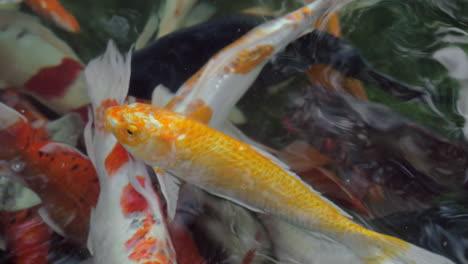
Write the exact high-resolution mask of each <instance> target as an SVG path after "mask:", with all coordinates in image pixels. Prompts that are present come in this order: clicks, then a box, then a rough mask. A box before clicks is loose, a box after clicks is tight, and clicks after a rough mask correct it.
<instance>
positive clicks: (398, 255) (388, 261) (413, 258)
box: [348, 233, 455, 264]
mask: <svg viewBox="0 0 468 264" xmlns="http://www.w3.org/2000/svg"><path fill="white" fill-rule="evenodd" d="M374 234H375V235H373V236H372V238H370V239H368V240H367V243H366V242H358V241H354V242H353V243H350V244H349V245H348V246H350V247H351V248H353V250H354V251H355V253H356V254H357V255H358V256H359V257H360V258H361V259H362V260H363V261H364V263H369V264H370V263H372V264H455V263H454V262H453V261H451V260H450V259H448V258H446V257H443V256H441V255H438V254H435V253H433V252H430V251H428V250H426V249H423V248H420V247H418V246H415V245H412V244H409V243H407V242H405V241H402V240H400V239H397V238H394V237H391V236H386V235H381V234H376V233H374Z"/></svg>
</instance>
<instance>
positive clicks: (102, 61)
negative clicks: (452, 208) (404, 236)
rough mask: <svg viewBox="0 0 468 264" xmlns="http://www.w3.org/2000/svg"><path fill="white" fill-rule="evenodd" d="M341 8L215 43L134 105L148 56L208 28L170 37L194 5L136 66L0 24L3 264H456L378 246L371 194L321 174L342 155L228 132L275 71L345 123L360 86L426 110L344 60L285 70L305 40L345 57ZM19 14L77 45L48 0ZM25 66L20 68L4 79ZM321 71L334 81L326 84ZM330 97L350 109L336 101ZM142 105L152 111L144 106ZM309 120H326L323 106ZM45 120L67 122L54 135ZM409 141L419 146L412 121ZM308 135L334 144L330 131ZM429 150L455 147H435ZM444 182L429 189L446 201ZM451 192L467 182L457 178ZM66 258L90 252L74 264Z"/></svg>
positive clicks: (332, 148)
mask: <svg viewBox="0 0 468 264" xmlns="http://www.w3.org/2000/svg"><path fill="white" fill-rule="evenodd" d="M5 2H9V1H5ZM18 2H22V1H18ZM348 2H350V1H348V0H316V1H306V3H305V4H304V6H303V7H302V8H300V9H298V10H295V11H292V12H290V13H288V14H286V15H284V16H282V17H277V18H271V19H270V20H268V21H265V22H263V19H262V20H261V22H258V21H256V22H252V23H250V22H249V23H250V24H249V23H246V26H245V29H242V31H241V30H240V29H239V32H242V34H241V35H239V36H230V38H227V39H226V40H222V41H221V40H220V42H219V43H221V44H219V48H213V50H210V51H209V52H207V54H204V56H205V57H206V58H204V59H205V60H201V61H200V62H198V63H197V64H196V66H195V65H194V66H193V68H194V69H193V70H191V71H190V72H184V73H180V74H179V76H182V75H184V76H187V78H185V79H184V80H177V81H176V84H174V83H171V85H168V84H166V83H164V82H165V81H163V80H164V78H166V77H167V76H164V74H163V73H161V76H162V77H161V80H156V79H157V77H154V76H156V75H157V74H156V73H155V74H150V75H152V78H151V82H156V83H152V84H146V85H147V86H149V88H144V87H141V86H140V87H139V88H140V89H146V90H145V91H143V92H142V91H141V90H140V91H136V90H135V89H137V88H135V85H132V82H135V83H136V82H138V83H140V82H145V80H146V79H145V77H141V76H140V75H139V73H136V74H134V73H135V71H140V70H141V69H142V65H148V66H147V67H155V66H154V65H153V64H151V63H152V62H147V64H144V63H139V62H142V61H144V60H145V59H146V60H147V61H150V59H149V58H148V56H146V55H145V54H148V52H150V51H151V52H152V51H153V50H152V49H157V48H159V49H161V48H160V46H162V47H166V46H170V45H171V43H172V42H171V38H173V39H175V40H174V41H177V37H178V35H177V34H185V35H183V36H188V35H189V34H191V31H190V30H200V29H202V28H203V27H204V26H207V27H210V26H212V25H213V24H210V23H207V24H206V25H205V24H200V25H201V26H197V25H195V26H194V27H192V28H188V29H184V30H185V31H184V30H181V31H180V32H178V31H177V28H178V27H180V24H181V20H182V18H183V17H184V16H185V15H186V14H187V12H188V10H189V9H190V8H191V7H193V6H194V5H195V4H196V3H197V1H195V0H178V1H168V3H167V4H166V6H165V9H164V12H163V15H162V16H161V17H162V18H161V20H162V21H161V22H160V23H159V30H158V33H157V35H158V36H157V37H158V38H160V40H161V41H159V42H157V41H156V42H155V44H150V45H147V46H146V47H145V45H146V42H147V41H148V39H149V37H148V35H152V33H154V31H153V32H146V31H147V30H149V31H151V30H150V29H149V27H150V26H149V25H147V26H146V27H145V30H144V34H142V38H141V39H139V41H138V43H137V45H136V46H137V48H142V50H139V51H135V52H134V53H135V54H132V53H133V51H132V50H131V51H128V53H126V54H121V53H120V51H119V49H118V48H117V47H116V45H115V44H114V42H113V41H112V40H110V41H109V42H108V45H107V48H106V51H105V52H104V54H103V55H101V56H99V57H97V58H95V59H93V60H91V61H90V62H89V63H87V64H86V65H84V63H83V62H81V60H80V59H79V58H78V56H77V55H76V54H75V53H74V51H73V50H72V49H71V48H69V46H68V45H67V44H66V43H65V42H63V41H61V40H60V39H58V38H57V37H56V36H55V35H54V34H53V33H52V31H50V30H49V29H47V28H46V27H44V26H42V25H41V24H40V23H39V22H38V20H37V18H35V17H33V16H31V15H28V14H25V13H22V12H20V11H17V10H0V30H1V31H2V33H0V34H4V36H6V37H4V38H3V39H0V59H2V62H0V88H1V89H2V91H1V93H0V201H1V202H2V203H3V204H2V206H1V207H0V237H1V238H2V239H1V240H2V241H4V242H5V243H4V245H3V247H2V245H1V243H0V248H3V249H4V251H3V252H5V257H3V256H2V255H0V261H3V260H4V261H5V262H6V263H44V264H45V263H56V262H57V263H58V261H59V260H60V259H62V260H64V261H69V262H62V263H95V264H100V263H122V264H123V263H142V264H171V263H180V264H183V263H200V264H201V263H207V264H209V263H242V264H253V263H325V264H327V263H421V264H423V263H427V264H433V263H434V264H435V263H438V264H444V263H447V264H448V263H454V262H452V260H450V259H449V258H446V257H445V256H442V255H440V254H438V253H440V252H430V251H429V250H427V249H423V248H421V247H419V246H416V245H413V244H411V243H408V242H405V241H403V240H401V239H399V238H395V237H391V236H387V235H383V234H380V233H378V232H374V231H373V229H372V227H370V226H369V225H367V223H368V222H366V221H361V219H360V217H371V216H372V214H373V213H372V212H371V211H370V210H369V206H368V205H365V204H364V203H363V202H362V200H363V198H364V195H368V196H369V197H373V198H372V199H375V200H379V199H380V200H381V199H383V198H382V196H383V194H382V193H381V192H382V190H381V187H380V186H377V185H372V184H368V185H369V186H366V187H367V191H366V193H365V194H364V193H362V192H361V191H362V189H359V188H358V187H355V186H354V187H350V186H349V184H346V183H345V182H344V181H343V179H340V178H339V177H338V176H337V175H335V174H334V173H333V172H332V171H330V170H329V169H327V168H326V167H325V165H327V164H331V163H339V164H345V163H346V162H348V160H344V158H343V156H345V154H347V153H348V152H347V151H349V150H347V149H345V148H344V147H343V146H340V145H338V144H339V143H342V142H338V141H337V142H336V143H333V142H332V143H331V142H330V141H329V140H327V138H325V139H323V140H320V142H317V141H314V140H310V141H309V142H304V141H295V142H293V143H292V144H290V145H289V146H288V147H287V148H285V149H282V150H281V151H278V150H275V149H272V148H270V147H268V146H265V145H263V144H261V143H259V142H257V141H254V140H252V139H250V138H249V137H247V136H246V135H244V134H243V133H242V132H240V130H238V129H237V128H236V127H235V126H234V125H233V124H232V122H234V120H235V119H236V118H235V117H233V115H234V114H233V109H235V107H236V104H237V103H238V101H239V100H240V99H241V98H242V96H243V95H244V94H245V93H246V92H247V91H248V89H249V88H250V87H251V86H252V84H253V83H255V82H258V80H259V79H261V77H259V75H262V74H267V73H265V72H266V71H263V70H264V68H265V67H266V68H268V66H267V65H270V64H275V66H273V70H272V71H273V72H275V70H276V71H277V72H278V73H279V74H278V75H277V77H278V78H279V79H281V80H282V81H283V80H285V79H287V78H289V77H290V76H293V75H294V74H297V72H300V73H301V74H305V76H307V79H308V80H309V81H310V84H311V86H320V87H325V89H326V91H327V92H324V91H322V90H320V89H318V90H314V92H310V93H309V95H310V94H314V95H315V97H314V98H321V97H323V98H325V99H324V100H336V101H339V102H344V103H343V106H344V108H343V109H347V108H345V106H347V104H348V105H352V104H353V103H354V102H356V101H353V100H358V101H359V103H360V102H365V103H367V102H366V101H367V100H368V98H367V95H366V92H365V89H364V88H363V85H362V83H361V81H369V82H372V83H379V84H382V83H383V86H385V85H387V86H388V87H383V89H387V91H388V92H390V93H394V94H399V95H400V96H401V97H404V98H420V97H421V98H422V99H421V100H423V101H424V100H427V97H425V93H424V91H423V90H421V89H420V88H418V87H412V86H409V85H405V84H403V83H399V82H397V81H396V80H393V79H391V78H390V77H388V76H385V75H383V74H380V73H378V72H375V71H371V70H368V69H367V68H366V67H367V66H366V65H364V64H365V62H363V63H362V64H360V67H362V69H361V70H360V71H357V70H355V71H354V72H353V71H351V70H346V69H345V68H344V66H343V65H345V64H346V63H341V62H342V60H344V59H341V60H339V61H337V60H333V59H330V58H318V57H319V56H318V57H317V58H315V57H314V58H313V59H310V58H309V59H308V60H307V59H303V60H304V61H306V62H304V63H303V65H301V66H296V67H295V68H294V69H292V68H293V67H289V65H288V58H289V57H288V56H290V57H294V55H295V54H294V53H295V52H297V50H300V47H299V48H297V46H300V45H302V44H301V43H307V41H309V42H313V43H315V42H314V41H318V40H317V39H316V38H319V35H314V34H317V32H316V31H315V30H314V28H318V29H320V30H321V31H323V33H318V34H326V36H325V37H324V38H326V39H327V41H328V42H327V43H328V44H327V45H328V46H327V47H331V48H330V49H332V50H335V49H340V50H346V48H348V47H349V46H348V44H347V43H345V42H341V40H340V39H341V37H342V36H341V33H340V25H339V19H338V15H337V13H336V11H337V10H338V9H340V8H341V7H342V6H344V5H345V4H347V3H348ZM24 3H25V4H26V5H27V6H28V7H29V8H30V9H31V10H32V11H34V12H36V13H37V14H38V15H40V16H42V17H43V18H45V19H46V20H47V21H51V22H53V23H54V24H55V25H57V26H58V27H60V28H62V29H64V30H66V31H67V32H69V33H70V34H79V33H80V30H81V28H80V25H79V23H78V22H77V20H76V19H75V18H74V17H73V15H71V14H70V13H68V12H67V11H66V10H65V9H64V8H63V7H62V6H61V5H60V3H59V2H58V1H57V0H53V1H52V0H50V1H49V0H26V1H24ZM0 4H2V1H0ZM252 12H255V10H249V13H252ZM229 21H230V22H231V23H232V21H235V20H234V19H233V20H229ZM242 21H244V20H242ZM242 23H244V22H242ZM247 24H248V25H247ZM197 27H198V28H197ZM236 30H237V29H236ZM173 31H175V32H174V33H172V32H173ZM244 31H245V32H244ZM194 32H196V31H194ZM239 32H237V34H239ZM326 32H327V33H326ZM317 36H318V37H317ZM145 39H146V40H145ZM164 41H167V43H169V44H167V43H164ZM203 41H205V40H203ZM298 41H301V42H298ZM195 42H196V41H195V40H194V43H195ZM298 43H299V44H298ZM18 45H19V46H22V45H23V46H27V47H30V46H31V45H35V46H37V47H38V48H39V49H40V50H42V51H44V52H47V53H48V56H37V54H35V53H34V52H33V51H31V50H26V51H24V50H19V49H18ZM151 45H155V46H151ZM156 45H160V46H157V47H156ZM194 45H195V44H194ZM294 45H297V46H294ZM295 47H296V48H297V49H296V48H295ZM347 50H349V49H347ZM138 52H140V53H138ZM353 52H354V51H353ZM36 53H37V51H36ZM142 54H143V55H142ZM352 54H353V56H354V55H355V54H357V53H352ZM356 56H358V55H356ZM132 57H135V59H133V58H132ZM351 57H352V56H350V58H351ZM31 58H34V59H31ZM353 58H355V57H353ZM350 60H351V59H350ZM325 62H327V63H328V64H331V65H333V67H332V69H331V68H329V67H328V68H327V66H326V65H324V63H325ZM145 63H146V62H145ZM21 64H24V65H27V66H25V67H24V68H22V69H20V70H18V69H17V67H10V66H9V65H21ZM134 64H138V65H134ZM278 65H280V66H278ZM281 65H283V66H281ZM346 65H347V64H346ZM363 65H364V66H363ZM275 67H276V68H275ZM151 70H153V69H151ZM147 71H148V69H147ZM324 71H326V72H327V74H329V75H333V76H334V81H333V83H331V82H328V81H327V80H326V79H325V77H324V74H323V73H324ZM281 74H284V77H281ZM135 76H137V77H138V79H137V77H135ZM188 76H191V77H190V78H188ZM140 77H141V78H140ZM132 78H133V79H132ZM142 79H143V80H142ZM382 80H384V81H382ZM156 85H157V86H156ZM165 85H166V86H169V87H167V88H166V87H165ZM154 86H156V87H154ZM390 87H391V88H390ZM311 89H313V88H311ZM392 89H393V90H392ZM147 90H149V91H150V92H148V91H147ZM338 91H340V92H343V94H338V95H335V94H334V93H335V92H338ZM148 93H149V94H152V98H149V97H148V96H146V97H139V96H138V94H148ZM344 93H346V95H344ZM329 94H332V95H329ZM333 96H335V97H333ZM307 100H310V101H313V100H317V99H310V98H309V97H307V96H305V97H304V99H303V100H301V101H300V102H295V104H294V107H292V109H293V110H295V112H293V114H292V115H290V116H289V119H287V120H285V127H286V128H287V129H288V130H289V131H290V132H291V133H302V132H303V131H307V128H308V127H309V126H307V125H304V124H303V123H301V122H304V120H307V118H315V119H314V120H315V121H317V120H319V119H320V117H317V116H313V115H312V114H311V116H313V117H304V116H302V115H301V114H298V113H304V111H305V110H303V109H304V108H308V107H309V106H310V105H305V104H304V102H306V101H307ZM134 102H140V103H136V104H131V103H134ZM141 102H143V103H144V104H141ZM150 104H152V105H150ZM310 104H312V105H314V106H316V107H317V109H319V108H320V103H316V104H313V103H310ZM356 104H358V103H356ZM370 107H371V106H369V108H370ZM350 108H351V106H350ZM297 109H301V110H302V111H297ZM372 109H374V108H372ZM322 110H323V113H325V114H326V113H327V111H326V110H327V109H326V108H323V109H322ZM369 111H371V110H369ZM308 112H310V113H313V110H308ZM238 114H239V115H242V113H238ZM349 114H350V115H352V114H353V112H352V110H349ZM356 115H358V114H356ZM51 116H52V117H60V118H56V119H55V120H53V121H51ZM243 118H245V117H241V118H240V119H243ZM237 119H239V118H237ZM356 119H358V118H356ZM239 122H241V121H239ZM389 123H390V122H389ZM314 125H316V126H320V125H319V122H315V123H314ZM405 125H407V127H404V128H405V129H409V130H411V129H412V130H411V131H416V132H414V133H416V134H417V135H425V134H424V133H425V130H424V129H422V128H419V127H418V126H416V125H414V126H413V125H411V123H410V122H409V121H408V122H407V123H405ZM310 126H312V125H310ZM153 127H157V128H158V129H160V130H161V131H162V132H161V131H157V130H154V129H153V130H154V131H157V132H154V131H152V130H151V129H152V128H153ZM304 127H306V128H304ZM369 127H370V125H369ZM150 128H151V129H150ZM163 128H164V129H167V130H164V129H163ZM320 129H321V130H320ZM316 130H318V131H321V132H322V133H324V134H327V133H329V134H332V132H330V131H331V129H328V128H327V127H319V128H318V129H316ZM316 130H314V131H316ZM369 130H371V128H369ZM148 131H152V132H151V133H148ZM298 131H299V132H298ZM301 131H302V132H301ZM333 132H335V131H333ZM157 133H158V134H157ZM369 133H370V132H369ZM156 134H157V136H156ZM327 135H328V134H327ZM310 137H312V136H310ZM135 138H136V139H135ZM202 139H203V140H202ZM199 140H201V141H199ZM431 140H434V141H436V142H437V144H438V146H444V147H445V146H448V147H451V145H450V143H448V142H446V141H444V139H439V138H437V139H433V138H431ZM181 142H183V143H181ZM186 142H187V143H186ZM343 145H345V144H344V143H343ZM340 147H341V148H340ZM417 147H418V146H415V147H414V148H417ZM395 148H397V147H395ZM363 151H364V150H363ZM457 151H459V153H462V152H463V150H457ZM402 152H403V151H402ZM298 153H300V154H298ZM343 153H345V154H343ZM395 153H397V154H395V155H396V156H398V153H399V152H398V150H395ZM340 154H343V155H340ZM401 155H404V154H401ZM459 155H465V153H464V152H463V153H462V154H459ZM467 156H468V155H467ZM398 157H400V156H398ZM398 157H397V158H398ZM226 159H227V160H228V161H226ZM280 160H281V161H280ZM415 163H416V162H415ZM459 163H460V165H459V166H460V167H463V168H464V165H466V164H465V163H464V162H463V161H460V162H459ZM212 164H215V165H212ZM286 164H287V165H286ZM348 165H349V164H348V163H346V164H345V166H344V167H345V168H348ZM454 170H455V169H454ZM265 171H266V172H265ZM292 171H294V172H295V173H297V174H298V175H299V176H297V175H296V174H295V173H293V172H292ZM353 173H357V172H356V171H353ZM271 174H274V175H271ZM428 174H430V173H429V172H428ZM459 174H464V170H463V171H460V172H459ZM438 177H439V175H434V174H433V177H432V178H433V179H434V181H436V182H437V183H438V184H440V185H444V181H443V180H441V179H440V177H439V178H438ZM459 178H460V179H459V180H460V182H463V180H464V175H463V176H460V177H459ZM3 180H5V183H4V182H3ZM18 184H20V185H18ZM370 185H372V186H370ZM444 187H447V188H449V187H450V186H444ZM316 190H317V191H316ZM31 191H32V192H31ZM318 191H319V192H318ZM295 195H296V196H295ZM23 197H27V198H23ZM31 197H32V198H31ZM325 197H327V198H325ZM22 199H26V200H28V201H27V202H24V201H23V200H22ZM330 200H332V201H333V202H332V201H330ZM31 201H32V202H31ZM335 203H336V204H337V205H338V206H339V207H338V206H337V205H335ZM341 208H344V210H343V209H341ZM359 215H360V217H359ZM353 216H354V217H355V218H354V219H353V220H351V219H350V218H352V217H353ZM377 231H378V230H377ZM197 232H198V233H200V232H201V233H202V234H201V235H200V234H197ZM291 241H294V242H291ZM54 248H60V249H62V252H59V253H57V250H55V249H54ZM67 248H73V249H76V248H80V249H83V250H82V252H81V253H79V254H76V253H75V254H70V256H67V251H66V250H67ZM63 252H65V253H63ZM83 252H84V253H83ZM213 252H214V253H213ZM54 254H55V255H54Z"/></svg>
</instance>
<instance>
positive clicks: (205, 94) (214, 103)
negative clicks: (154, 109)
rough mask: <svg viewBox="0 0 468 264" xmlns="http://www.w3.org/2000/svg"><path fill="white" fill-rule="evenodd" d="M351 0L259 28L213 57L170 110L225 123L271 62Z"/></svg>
mask: <svg viewBox="0 0 468 264" xmlns="http://www.w3.org/2000/svg"><path fill="white" fill-rule="evenodd" d="M347 2H349V0H333V1H315V2H313V3H310V4H308V5H306V6H304V7H302V8H300V9H298V10H296V11H293V12H291V13H289V14H287V15H285V16H284V17H281V18H277V19H275V20H272V21H269V22H267V23H264V24H262V25H260V26H257V27H256V28H254V29H253V30H251V31H250V32H249V33H247V34H246V35H244V36H243V37H242V38H240V39H239V40H237V41H236V42H234V43H232V44H231V45H229V46H227V47H225V48H224V49H223V50H221V51H220V52H219V53H218V54H216V55H215V56H213V57H212V58H211V59H210V60H209V61H208V63H207V64H205V66H204V67H203V68H202V69H200V70H199V71H198V72H197V73H196V74H195V75H194V76H192V77H191V78H190V79H189V80H187V81H186V82H185V83H184V84H183V85H182V87H181V88H180V89H179V90H178V92H177V94H176V97H175V98H174V100H173V101H172V102H171V103H170V104H169V105H168V106H167V107H168V108H169V109H172V110H174V111H175V112H178V113H182V114H186V115H191V116H197V119H199V120H203V121H204V122H206V121H208V120H209V123H210V125H212V126H216V125H213V124H218V123H220V122H222V121H223V120H225V119H226V116H227V115H228V114H229V112H230V111H231V109H232V107H233V106H234V104H235V103H236V102H237V101H238V100H239V99H240V98H241V96H242V95H243V94H244V93H245V92H246V91H247V89H248V88H249V86H250V85H251V84H252V83H253V81H254V80H255V79H256V78H257V76H258V74H259V73H260V71H261V69H262V68H263V66H264V65H265V64H266V63H267V61H268V60H270V59H272V58H274V56H275V55H276V54H277V53H278V52H280V51H281V50H283V49H284V48H285V47H286V46H287V45H288V44H289V43H290V42H292V41H294V40H296V39H297V38H299V37H300V36H302V35H303V34H305V33H307V32H308V31H310V30H311V29H312V25H313V24H314V23H315V22H316V21H317V19H318V18H319V17H321V16H322V15H323V14H324V13H327V12H329V11H332V10H333V9H335V8H339V7H340V6H342V5H343V4H346V3H347Z"/></svg>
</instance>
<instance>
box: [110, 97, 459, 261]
mask: <svg viewBox="0 0 468 264" xmlns="http://www.w3.org/2000/svg"><path fill="white" fill-rule="evenodd" d="M106 127H107V129H108V130H109V131H112V133H113V134H114V135H115V137H116V138H117V139H118V141H119V142H120V143H121V144H122V146H123V147H125V149H127V150H128V151H129V152H130V153H132V155H134V156H135V157H137V158H139V159H141V160H143V161H145V163H147V164H148V165H150V166H152V167H154V168H155V171H156V172H157V173H162V174H164V171H169V172H170V173H171V174H173V175H176V176H177V177H179V178H181V179H182V180H184V181H186V182H189V183H191V184H194V185H196V186H198V187H199V188H201V189H204V190H206V191H207V192H209V193H212V194H214V195H217V196H220V197H223V198H226V199H228V200H231V201H233V202H235V203H238V204H240V205H242V206H245V207H247V208H250V209H251V210H253V211H256V212H261V213H266V214H271V215H273V216H277V217H280V218H281V219H284V220H286V221H288V222H290V223H292V224H295V225H297V226H300V227H302V228H305V229H307V230H310V231H311V232H313V231H315V232H319V233H320V234H322V235H324V236H326V237H328V238H330V239H332V240H334V241H336V242H338V243H340V244H342V245H344V246H346V247H347V248H349V249H351V250H352V252H353V253H354V254H355V255H356V256H357V257H358V258H359V259H360V260H361V261H362V262H363V263H439V264H442V263H444V264H445V263H453V262H451V261H450V260H448V259H446V258H444V257H442V256H439V255H436V254H434V253H431V252H428V251H426V250H424V249H422V248H419V247H417V246H414V245H412V244H409V243H407V242H404V241H402V240H400V239H397V238H394V237H391V236H387V235H383V234H379V233H376V232H374V231H371V230H368V229H366V228H364V227H362V226H360V225H358V224H356V223H354V222H353V221H351V219H350V217H351V216H350V215H348V214H347V213H346V212H345V211H343V210H342V209H340V208H339V207H337V206H336V205H334V204H333V203H331V202H330V201H328V200H327V199H326V198H324V197H322V196H321V195H320V193H318V192H316V191H315V190H314V189H312V188H311V187H310V186H308V185H307V184H305V183H304V182H302V181H301V180H300V178H299V177H298V176H296V175H295V174H294V173H292V172H291V171H289V169H288V168H287V166H286V165H285V164H283V163H281V162H280V161H279V160H277V159H276V158H274V157H273V156H271V155H270V154H268V153H266V152H263V151H261V150H257V149H255V148H253V147H251V146H249V145H247V144H245V143H242V142H240V141H237V140H236V139H234V138H231V137H229V136H227V135H225V134H223V133H221V132H218V131H216V130H214V129H213V128H210V127H208V126H207V125H205V124H203V123H200V122H198V121H196V120H193V119H190V118H187V117H184V116H183V115H180V114H177V113H174V112H171V111H169V110H166V109H162V108H158V107H155V106H152V105H146V104H139V103H135V104H131V105H128V106H113V107H111V108H109V109H107V111H106ZM167 177H168V176H167Z"/></svg>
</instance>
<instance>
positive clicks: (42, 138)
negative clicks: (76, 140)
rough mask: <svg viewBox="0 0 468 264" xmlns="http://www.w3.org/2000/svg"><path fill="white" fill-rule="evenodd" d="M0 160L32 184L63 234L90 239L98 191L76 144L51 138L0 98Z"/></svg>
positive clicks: (84, 158)
mask: <svg viewBox="0 0 468 264" xmlns="http://www.w3.org/2000/svg"><path fill="white" fill-rule="evenodd" d="M0 141H1V142H2V144H1V146H0V160H2V162H3V163H4V164H6V165H7V167H8V168H9V174H11V175H13V177H14V178H16V179H19V180H20V181H21V182H23V183H24V184H25V185H26V186H27V187H29V188H30V189H32V190H33V191H34V192H35V193H37V194H38V196H39V197H40V198H41V200H42V201H43V203H44V207H43V208H44V209H45V210H44V211H45V212H47V215H48V216H49V217H50V219H51V220H52V221H53V222H54V224H55V225H56V226H58V228H59V229H60V230H56V231H58V232H59V233H61V234H62V235H65V236H67V237H70V238H72V239H73V240H74V241H76V242H79V243H84V241H85V240H86V236H87V232H88V226H89V215H90V213H91V208H92V207H94V206H95V204H96V201H97V195H98V193H99V182H98V179H97V176H96V172H95V170H94V167H93V165H92V163H91V161H90V160H89V159H88V158H87V157H86V156H84V155H83V154H82V153H81V152H79V151H78V150H77V149H75V148H73V147H71V146H68V145H66V144H62V143H59V142H56V141H52V140H49V133H48V132H47V131H45V130H44V129H43V128H34V127H33V126H31V125H30V124H29V123H28V122H27V120H26V118H25V117H23V116H22V115H21V114H19V113H18V112H16V111H15V110H13V109H12V108H9V107H8V106H6V105H4V104H2V103H0Z"/></svg>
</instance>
